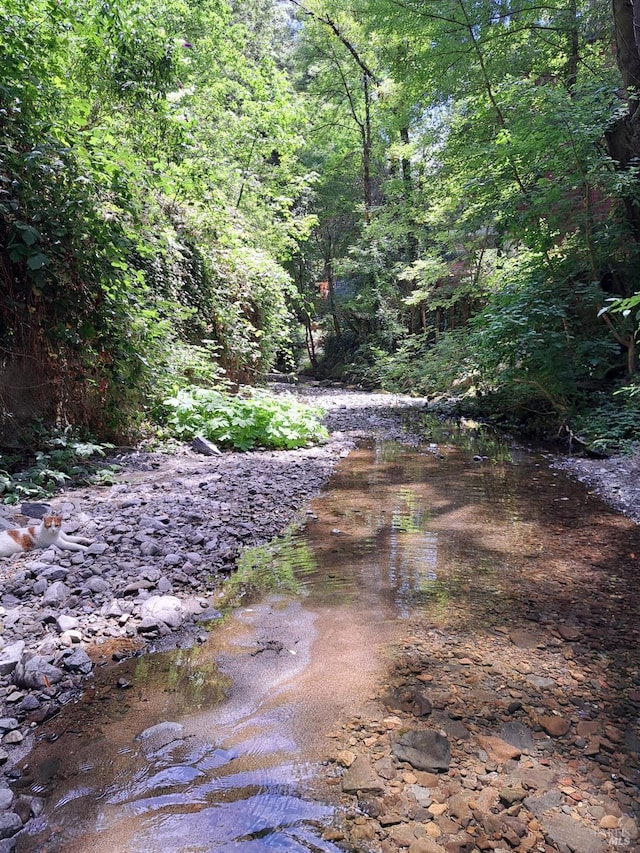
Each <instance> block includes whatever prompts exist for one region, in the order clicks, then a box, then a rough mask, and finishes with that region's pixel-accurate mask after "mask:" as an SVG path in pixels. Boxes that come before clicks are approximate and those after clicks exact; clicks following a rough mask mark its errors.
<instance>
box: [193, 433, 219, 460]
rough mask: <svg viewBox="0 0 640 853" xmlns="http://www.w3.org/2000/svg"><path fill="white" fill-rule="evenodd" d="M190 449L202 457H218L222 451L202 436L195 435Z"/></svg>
mask: <svg viewBox="0 0 640 853" xmlns="http://www.w3.org/2000/svg"><path fill="white" fill-rule="evenodd" d="M191 449H192V450H195V451H196V453H202V454H203V456H220V455H221V453H222V451H221V450H220V449H219V448H218V447H216V445H215V444H214V443H213V442H211V441H209V440H208V439H206V438H202V436H199V435H197V436H196V437H195V438H194V439H193V441H192V442H191Z"/></svg>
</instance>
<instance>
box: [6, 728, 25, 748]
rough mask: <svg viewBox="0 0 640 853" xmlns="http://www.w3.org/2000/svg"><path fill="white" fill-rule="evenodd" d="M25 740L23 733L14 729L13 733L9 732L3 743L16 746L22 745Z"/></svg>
mask: <svg viewBox="0 0 640 853" xmlns="http://www.w3.org/2000/svg"><path fill="white" fill-rule="evenodd" d="M23 740H24V735H23V734H22V732H19V731H18V730H17V729H14V730H13V731H12V732H7V734H6V735H5V736H4V737H3V739H2V742H3V743H8V744H10V745H15V744H17V743H22V741H23Z"/></svg>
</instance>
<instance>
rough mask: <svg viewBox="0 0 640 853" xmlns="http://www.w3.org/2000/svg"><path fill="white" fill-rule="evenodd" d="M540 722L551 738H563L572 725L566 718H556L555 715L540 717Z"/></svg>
mask: <svg viewBox="0 0 640 853" xmlns="http://www.w3.org/2000/svg"><path fill="white" fill-rule="evenodd" d="M538 722H539V723H540V725H541V726H542V728H543V729H544V730H545V732H546V733H547V734H548V735H550V736H551V737H563V735H566V733H567V732H568V731H569V729H570V728H571V723H570V722H569V720H566V719H565V718H564V717H560V716H556V715H555V714H553V715H549V716H544V717H540V718H539V719H538Z"/></svg>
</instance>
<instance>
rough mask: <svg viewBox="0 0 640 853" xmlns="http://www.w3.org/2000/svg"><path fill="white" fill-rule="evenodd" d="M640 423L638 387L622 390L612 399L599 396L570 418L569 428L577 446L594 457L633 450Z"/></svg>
mask: <svg viewBox="0 0 640 853" xmlns="http://www.w3.org/2000/svg"><path fill="white" fill-rule="evenodd" d="M638 423H640V393H639V388H638V386H637V385H627V386H624V387H622V388H620V389H618V391H616V392H615V393H614V395H613V396H611V397H610V396H608V395H605V394H599V395H597V396H594V397H592V398H591V399H590V400H589V405H588V407H586V406H585V407H582V408H581V409H580V410H579V411H578V412H577V413H576V415H575V416H574V417H573V418H572V420H571V423H570V427H571V432H572V434H573V436H574V438H575V439H577V441H578V442H579V443H580V444H584V445H586V446H587V448H588V449H589V450H590V451H592V452H596V453H605V454H607V453H615V452H620V451H623V452H625V451H631V450H636V449H637V447H638V441H639V435H638Z"/></svg>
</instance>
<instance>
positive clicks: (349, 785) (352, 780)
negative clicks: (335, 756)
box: [342, 755, 384, 794]
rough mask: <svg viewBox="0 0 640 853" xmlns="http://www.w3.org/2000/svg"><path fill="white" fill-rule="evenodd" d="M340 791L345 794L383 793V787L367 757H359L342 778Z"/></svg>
mask: <svg viewBox="0 0 640 853" xmlns="http://www.w3.org/2000/svg"><path fill="white" fill-rule="evenodd" d="M342 790H343V791H344V792H345V793H347V794H350V793H351V794H355V793H357V792H358V791H360V792H362V793H375V792H381V791H383V790H384V785H383V783H382V780H381V779H380V777H379V776H378V774H377V773H376V772H375V770H374V769H373V766H372V764H371V762H370V760H369V759H368V758H367V756H364V755H359V756H358V757H357V758H356V760H355V761H354V762H353V763H352V764H351V766H350V767H348V768H347V770H346V771H345V773H344V775H343V777H342Z"/></svg>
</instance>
